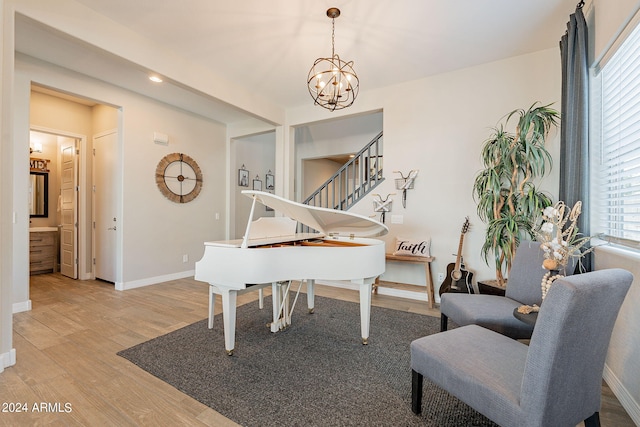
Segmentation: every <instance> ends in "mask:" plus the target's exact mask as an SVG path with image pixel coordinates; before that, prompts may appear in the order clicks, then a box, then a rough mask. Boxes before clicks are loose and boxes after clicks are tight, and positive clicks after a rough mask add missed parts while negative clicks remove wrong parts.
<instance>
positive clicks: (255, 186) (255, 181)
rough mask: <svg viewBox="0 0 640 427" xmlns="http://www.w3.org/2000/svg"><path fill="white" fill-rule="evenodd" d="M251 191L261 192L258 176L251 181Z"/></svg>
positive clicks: (260, 182) (260, 181)
mask: <svg viewBox="0 0 640 427" xmlns="http://www.w3.org/2000/svg"><path fill="white" fill-rule="evenodd" d="M253 189H254V190H255V191H262V180H261V179H260V178H259V177H258V176H256V177H255V179H254V180H253Z"/></svg>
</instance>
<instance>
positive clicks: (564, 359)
mask: <svg viewBox="0 0 640 427" xmlns="http://www.w3.org/2000/svg"><path fill="white" fill-rule="evenodd" d="M632 280H633V276H632V275H631V273H629V272H628V271H626V270H622V269H609V270H601V271H596V272H592V273H585V274H577V275H574V276H571V277H566V278H562V279H558V280H557V281H556V282H554V284H553V285H552V286H551V289H550V290H549V293H548V294H547V297H546V298H545V300H544V303H543V304H542V306H541V308H540V312H539V313H538V318H537V322H536V324H535V328H534V330H533V335H532V336H531V341H530V343H529V346H527V345H526V344H524V343H522V342H520V341H517V340H513V339H510V338H508V337H505V336H504V335H502V334H499V333H496V332H494V331H490V330H488V329H486V328H482V327H480V326H477V325H468V326H463V327H460V328H456V329H452V330H450V331H446V332H440V333H437V334H434V335H430V336H427V337H423V338H419V339H417V340H415V341H413V342H412V343H411V369H412V373H413V384H412V410H413V412H414V413H416V414H418V413H420V412H421V409H422V402H421V399H422V380H423V376H424V377H427V378H429V379H431V380H432V381H433V382H434V383H436V384H437V385H439V386H440V387H442V388H444V389H445V390H447V391H448V392H450V393H451V394H453V395H454V396H456V397H458V398H459V399H460V400H462V401H463V402H465V403H467V404H468V405H469V406H471V407H472V408H474V409H475V410H477V411H478V412H480V413H482V414H484V415H485V416H487V417H488V418H490V419H491V420H493V421H494V422H496V423H498V424H500V425H501V426H503V427H509V426H517V427H522V426H530V427H533V426H536V427H543V426H544V427H547V426H570V427H573V426H575V425H577V424H578V423H580V422H581V421H583V420H584V421H585V425H586V426H599V425H600V421H599V415H598V412H599V410H600V403H601V394H602V372H603V370H604V362H605V357H606V355H607V349H608V346H609V340H610V338H611V332H612V330H613V325H614V323H615V320H616V317H617V316H618V311H619V309H620V306H621V305H622V302H623V300H624V298H625V295H626V294H627V291H628V289H629V286H630V285H631V282H632ZM461 354H466V355H467V357H468V362H467V363H460V355H461Z"/></svg>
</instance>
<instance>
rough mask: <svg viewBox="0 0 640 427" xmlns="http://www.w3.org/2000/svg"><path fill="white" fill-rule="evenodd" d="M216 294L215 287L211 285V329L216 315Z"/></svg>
mask: <svg viewBox="0 0 640 427" xmlns="http://www.w3.org/2000/svg"><path fill="white" fill-rule="evenodd" d="M215 304H216V292H215V289H214V286H213V285H211V284H210V285H209V325H208V326H209V329H213V318H214V316H215V314H216V307H215Z"/></svg>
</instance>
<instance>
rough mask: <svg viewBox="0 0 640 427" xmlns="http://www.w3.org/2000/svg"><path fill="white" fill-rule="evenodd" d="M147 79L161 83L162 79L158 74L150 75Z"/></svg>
mask: <svg viewBox="0 0 640 427" xmlns="http://www.w3.org/2000/svg"><path fill="white" fill-rule="evenodd" d="M149 80H151V81H152V82H154V83H162V79H161V78H160V77H158V76H150V77H149Z"/></svg>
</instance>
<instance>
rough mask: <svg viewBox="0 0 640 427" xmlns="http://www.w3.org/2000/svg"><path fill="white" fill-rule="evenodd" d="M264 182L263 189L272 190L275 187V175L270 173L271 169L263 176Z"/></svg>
mask: <svg viewBox="0 0 640 427" xmlns="http://www.w3.org/2000/svg"><path fill="white" fill-rule="evenodd" d="M264 182H265V187H264V188H265V190H273V189H275V188H276V177H275V176H274V175H273V174H272V173H271V171H269V172H267V174H266V175H265V177H264Z"/></svg>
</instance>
